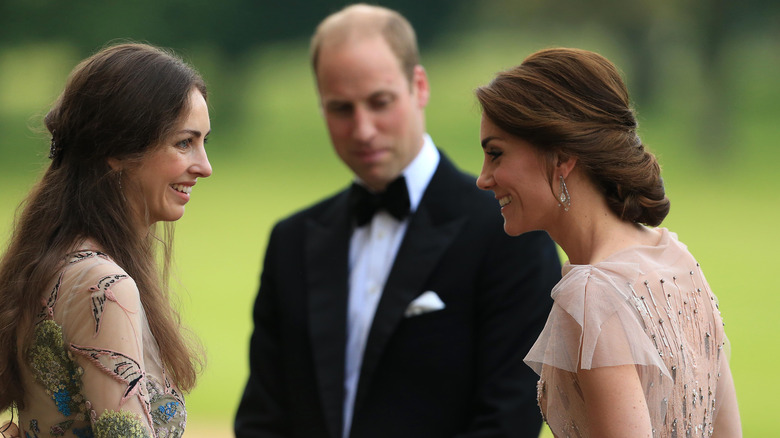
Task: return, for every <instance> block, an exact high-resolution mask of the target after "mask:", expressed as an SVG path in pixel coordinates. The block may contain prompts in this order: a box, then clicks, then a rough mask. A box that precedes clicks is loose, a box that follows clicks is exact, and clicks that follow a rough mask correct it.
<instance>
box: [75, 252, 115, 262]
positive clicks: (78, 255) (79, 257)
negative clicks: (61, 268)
mask: <svg viewBox="0 0 780 438" xmlns="http://www.w3.org/2000/svg"><path fill="white" fill-rule="evenodd" d="M92 257H100V258H102V259H105V260H111V258H110V257H109V256H108V254H106V253H103V252H100V251H78V252H75V253H73V254H71V258H70V261H69V262H68V264H69V265H72V264H74V263H78V262H81V261H84V260H86V259H89V258H92Z"/></svg>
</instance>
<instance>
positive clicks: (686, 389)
mask: <svg viewBox="0 0 780 438" xmlns="http://www.w3.org/2000/svg"><path fill="white" fill-rule="evenodd" d="M658 231H659V232H660V233H661V240H660V242H659V243H658V244H657V245H656V246H634V247H630V248H626V249H624V250H621V251H619V252H617V253H615V254H613V255H611V256H610V257H609V258H607V259H606V260H604V261H602V262H599V263H596V264H594V265H572V264H569V263H566V264H565V265H564V267H563V278H562V279H561V281H560V282H559V283H558V284H557V285H556V286H555V288H554V289H553V291H552V298H553V299H554V301H555V302H554V304H553V308H552V310H551V312H550V316H549V318H548V320H547V323H546V325H545V327H544V330H543V331H542V333H541V335H540V336H539V338H538V339H537V341H536V343H535V344H534V346H533V347H532V348H531V350H530V351H529V353H528V355H527V356H526V358H525V362H526V363H527V364H528V365H529V366H531V367H532V368H533V369H534V371H536V373H537V374H539V375H540V380H539V383H538V401H539V406H540V407H541V410H542V414H543V416H544V418H545V421H546V422H547V423H548V425H549V426H550V429H551V431H552V432H553V433H554V434H555V435H556V436H557V437H591V436H593V435H592V434H591V432H590V426H589V416H588V415H589V414H588V412H587V410H586V407H585V403H584V400H583V395H582V391H581V390H580V387H579V382H578V378H577V373H576V372H577V369H578V364H579V366H580V367H581V368H583V369H592V368H598V367H608V366H617V365H628V364H632V365H635V366H636V369H637V371H638V374H639V377H640V380H641V382H642V386H643V388H644V393H645V398H646V401H647V406H648V410H649V414H650V420H651V423H652V426H653V436H654V437H687V436H696V437H701V436H710V435H711V434H712V430H713V424H714V421H715V417H716V415H717V413H718V407H719V400H720V399H721V397H722V396H723V395H724V394H723V391H733V386H732V387H728V388H720V387H719V386H718V377H719V375H720V372H722V371H724V370H725V367H728V362H727V359H726V354H725V352H724V347H725V346H726V345H727V339H726V336H725V333H724V330H723V322H722V320H721V316H720V312H719V310H718V304H717V300H716V298H715V296H714V295H713V294H712V292H711V290H710V288H709V285H708V284H707V281H706V280H705V278H704V275H703V273H702V270H701V268H700V266H699V264H698V263H697V262H696V260H695V259H694V258H693V256H692V255H691V254H690V253H689V252H688V250H687V248H686V246H685V245H683V244H682V243H680V242H679V241H678V240H677V236H676V234H674V233H672V232H669V231H668V230H666V229H662V228H659V229H658ZM590 415H597V414H593V413H591V414H590Z"/></svg>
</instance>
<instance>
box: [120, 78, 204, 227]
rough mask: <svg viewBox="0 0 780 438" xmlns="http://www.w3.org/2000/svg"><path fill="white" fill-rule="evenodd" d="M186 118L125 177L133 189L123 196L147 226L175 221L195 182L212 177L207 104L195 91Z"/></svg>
mask: <svg viewBox="0 0 780 438" xmlns="http://www.w3.org/2000/svg"><path fill="white" fill-rule="evenodd" d="M185 111H188V112H187V115H186V116H185V117H184V118H182V119H181V121H180V122H179V125H178V126H177V127H176V128H175V129H174V130H173V133H172V134H170V135H169V136H167V137H166V138H165V139H164V140H163V142H162V144H161V145H158V146H156V147H154V148H153V150H152V152H150V153H149V154H148V155H147V156H145V157H144V158H143V159H142V161H141V163H140V165H139V166H138V168H136V169H134V170H130V171H129V172H128V173H129V174H128V175H127V178H128V180H129V181H130V182H131V185H132V189H131V192H130V193H126V196H127V198H128V199H129V200H130V202H132V203H133V204H134V205H133V207H134V210H135V211H136V212H138V214H141V215H144V218H141V222H140V223H143V220H144V219H145V220H146V221H147V222H146V225H152V224H153V223H155V222H158V221H175V220H178V219H179V218H181V217H182V215H183V214H184V206H185V204H187V202H188V201H189V200H190V193H191V192H192V188H193V186H194V185H195V183H196V182H197V179H198V178H199V177H200V178H206V177H208V176H209V175H211V164H210V163H209V160H208V157H207V156H206V149H205V144H206V137H207V136H208V134H209V132H210V131H211V123H210V120H209V111H208V106H207V104H206V100H205V99H204V98H203V95H202V94H201V93H200V91H198V90H197V89H193V90H192V91H191V92H190V99H189V107H188V108H187V109H185Z"/></svg>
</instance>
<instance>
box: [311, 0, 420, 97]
mask: <svg viewBox="0 0 780 438" xmlns="http://www.w3.org/2000/svg"><path fill="white" fill-rule="evenodd" d="M377 35H378V36H381V37H382V38H383V39H384V40H385V42H387V44H388V46H390V50H392V51H393V53H394V54H395V56H396V58H397V59H398V61H399V63H400V65H401V70H402V71H403V73H404V74H405V75H406V78H407V80H408V81H409V83H410V84H411V83H412V78H413V77H414V68H415V67H416V66H417V65H418V64H419V63H420V54H419V50H418V49H417V37H416V36H415V33H414V29H413V28H412V25H411V24H409V21H407V20H406V18H404V17H403V16H402V15H401V14H399V13H398V12H396V11H394V10H392V9H388V8H384V7H382V6H374V5H367V4H364V3H358V4H354V5H350V6H347V7H345V8H344V9H342V10H340V11H338V12H335V13H333V14H331V15H329V16H328V17H327V18H325V19H324V20H322V22H321V23H320V24H319V25H318V26H317V29H316V30H315V31H314V35H313V36H312V38H311V46H310V55H311V64H312V68H313V69H314V74H315V75H316V74H317V63H318V60H319V59H318V58H319V54H320V51H321V49H322V46H323V44H328V45H332V46H338V45H340V44H343V43H345V42H348V41H349V40H351V39H363V38H369V37H372V36H377Z"/></svg>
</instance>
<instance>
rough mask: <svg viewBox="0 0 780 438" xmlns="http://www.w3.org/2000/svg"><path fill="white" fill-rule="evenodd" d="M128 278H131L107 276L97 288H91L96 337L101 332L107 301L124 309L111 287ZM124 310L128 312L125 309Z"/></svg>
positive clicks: (118, 275) (121, 275)
mask: <svg viewBox="0 0 780 438" xmlns="http://www.w3.org/2000/svg"><path fill="white" fill-rule="evenodd" d="M126 278H130V277H129V276H127V275H125V274H115V275H107V276H105V277H103V278H101V279H100V280H99V281H98V283H97V286H92V287H90V288H89V291H90V292H92V294H91V295H90V297H91V299H92V300H91V301H92V316H94V317H95V335H96V336H97V334H98V332H99V331H100V320H101V318H102V317H103V308H104V307H105V304H106V300H109V301H113V302H115V303H116V304H117V305H119V307H122V305H121V304H119V301H117V299H116V297H115V296H114V292H112V291H111V286H113V285H114V284H116V283H117V282H119V281H122V280H124V279H126ZM122 308H123V309H124V310H125V311H127V309H125V308H124V307H122Z"/></svg>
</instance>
